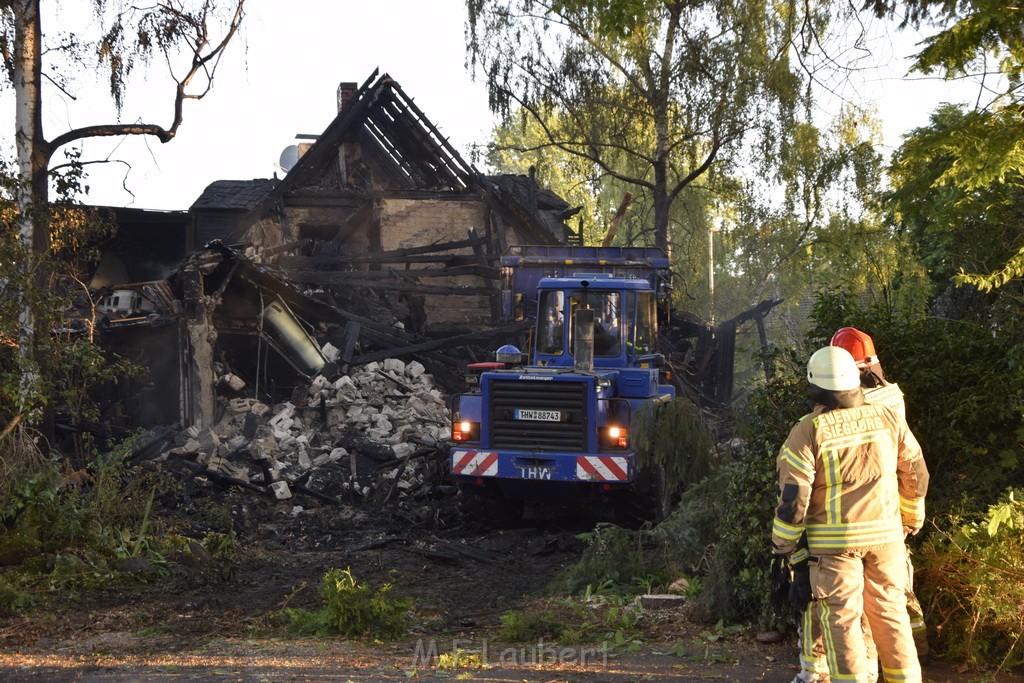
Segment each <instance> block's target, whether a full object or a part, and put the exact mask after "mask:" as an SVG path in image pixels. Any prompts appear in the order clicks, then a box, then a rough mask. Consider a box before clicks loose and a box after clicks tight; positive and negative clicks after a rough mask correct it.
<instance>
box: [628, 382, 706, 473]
mask: <svg viewBox="0 0 1024 683" xmlns="http://www.w3.org/2000/svg"><path fill="white" fill-rule="evenodd" d="M629 433H630V435H631V439H632V442H633V447H634V449H635V451H636V459H637V462H638V463H639V465H640V467H641V468H645V467H653V468H655V469H658V468H663V469H664V472H665V477H666V483H667V484H668V486H669V487H670V489H672V490H684V489H685V488H687V487H689V486H691V485H693V484H695V483H697V482H699V481H700V480H702V479H703V478H704V477H706V476H707V475H708V474H710V473H711V471H712V470H713V469H714V467H715V464H716V453H715V442H714V438H713V436H712V434H711V429H710V428H709V426H708V422H707V417H706V416H705V415H704V413H703V412H701V410H700V408H699V407H698V406H697V405H696V404H695V403H694V402H693V401H691V400H690V399H688V398H685V397H679V398H675V399H673V400H671V401H667V402H662V401H658V402H648V403H645V404H643V405H642V406H640V408H639V409H637V411H636V412H635V413H633V418H632V423H631V424H630V428H629Z"/></svg>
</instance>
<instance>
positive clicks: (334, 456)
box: [328, 448, 348, 462]
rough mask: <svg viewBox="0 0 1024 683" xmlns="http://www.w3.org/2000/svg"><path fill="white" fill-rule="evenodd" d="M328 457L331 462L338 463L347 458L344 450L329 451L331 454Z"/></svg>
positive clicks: (346, 452) (346, 451)
mask: <svg viewBox="0 0 1024 683" xmlns="http://www.w3.org/2000/svg"><path fill="white" fill-rule="evenodd" d="M328 457H329V458H330V460H331V462H338V461H339V460H341V459H342V458H346V457H348V450H346V449H344V448H335V449H334V450H332V451H331V454H330V455H329V456H328Z"/></svg>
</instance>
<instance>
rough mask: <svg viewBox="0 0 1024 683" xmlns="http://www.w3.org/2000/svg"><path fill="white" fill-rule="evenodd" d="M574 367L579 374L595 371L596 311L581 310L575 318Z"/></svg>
mask: <svg viewBox="0 0 1024 683" xmlns="http://www.w3.org/2000/svg"><path fill="white" fill-rule="evenodd" d="M572 346H573V348H572V355H573V357H574V359H575V362H574V367H575V369H576V371H577V372H593V371H594V311H592V310H591V309H589V308H580V309H579V310H577V311H576V314H575V316H574V317H573V345H572Z"/></svg>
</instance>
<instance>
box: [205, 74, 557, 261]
mask: <svg viewBox="0 0 1024 683" xmlns="http://www.w3.org/2000/svg"><path fill="white" fill-rule="evenodd" d="M375 79H376V80H375ZM352 142H358V143H359V144H360V145H361V146H362V147H363V149H364V151H365V152H366V153H368V154H372V155H373V158H374V160H375V161H376V162H378V163H380V164H381V166H383V167H384V168H385V169H387V171H388V173H389V174H390V175H391V176H392V177H393V178H395V179H396V181H397V182H398V183H399V185H400V186H401V187H402V188H403V189H405V190H411V191H417V190H420V191H424V190H425V191H434V192H437V191H441V192H457V193H480V194H485V195H489V196H490V197H492V198H494V199H495V200H497V201H499V202H500V203H501V204H502V205H503V206H504V207H505V208H507V209H510V210H511V212H512V213H513V214H515V215H516V216H517V217H518V218H519V220H520V221H522V222H523V223H524V225H525V226H526V227H528V228H532V229H533V230H534V231H535V232H537V233H539V237H540V238H541V241H542V242H550V241H552V240H553V241H555V242H559V243H564V242H565V240H566V233H567V228H566V226H565V225H563V224H562V223H561V221H562V220H563V213H564V212H565V208H563V207H566V208H567V207H568V204H565V202H562V201H561V200H560V199H559V198H558V197H557V196H556V195H555V194H554V193H552V192H549V191H538V190H536V182H535V181H534V180H533V179H532V178H527V177H525V176H521V177H518V178H519V179H518V180H515V181H511V180H508V179H511V178H517V177H516V176H496V177H495V178H494V179H491V178H486V177H485V176H483V175H482V174H481V173H480V172H479V171H477V170H476V169H475V168H474V167H473V166H472V165H471V164H469V163H468V162H466V161H465V160H464V159H463V158H462V156H461V155H460V154H459V153H458V152H457V151H456V150H455V148H454V147H452V146H451V144H449V142H448V140H447V139H446V138H445V137H443V136H442V135H441V133H440V132H439V131H438V130H437V128H436V127H435V126H434V124H433V123H431V122H430V120H429V119H428V118H427V117H426V115H425V114H424V113H423V112H422V111H420V109H419V107H417V106H416V104H415V103H414V102H413V100H412V98H410V97H409V96H408V95H406V93H405V91H403V90H402V88H401V86H399V84H398V82H397V81H395V80H394V79H393V78H391V76H389V75H388V74H384V75H382V76H380V77H379V78H378V77H377V71H374V73H373V74H372V75H371V76H370V78H369V79H367V80H366V82H365V83H363V85H362V86H361V87H360V88H358V89H357V90H355V91H354V93H353V94H352V95H351V96H350V97H349V98H348V100H347V101H346V102H345V104H344V106H343V107H342V109H341V111H340V112H339V113H338V115H337V117H335V119H334V120H333V121H332V122H331V123H330V125H328V126H327V129H326V130H324V132H323V133H322V134H320V135H319V136H318V137H317V139H316V142H315V143H313V144H312V145H311V146H310V148H309V149H308V150H307V151H306V152H305V154H303V155H302V156H301V157H299V159H298V161H297V162H296V164H295V165H294V166H293V167H292V168H291V170H290V171H289V172H288V174H287V175H286V176H285V177H284V178H283V179H282V180H281V181H280V182H279V183H278V184H277V185H276V186H275V187H273V189H272V190H270V191H269V192H268V193H267V195H266V196H265V197H264V198H263V199H262V201H260V202H259V203H258V205H255V206H253V207H251V208H252V211H251V212H250V214H249V215H248V217H247V218H246V219H245V220H243V221H242V224H241V225H239V226H237V227H236V231H235V233H234V237H235V238H240V237H241V235H242V234H243V233H244V231H245V230H246V229H247V228H248V227H249V226H251V225H253V224H254V223H256V222H257V221H258V220H260V219H261V218H263V217H264V216H266V215H267V214H268V213H269V212H270V211H271V210H272V209H273V207H274V206H275V205H277V204H278V203H279V202H280V201H281V200H282V199H283V198H284V197H285V196H287V195H288V194H289V193H290V192H294V191H295V190H297V189H299V188H307V187H309V186H311V185H314V184H316V183H318V182H319V181H321V180H322V179H324V178H325V177H332V176H336V175H337V169H336V166H337V164H338V152H339V148H340V147H341V146H342V145H343V144H344V143H352ZM227 182H231V181H227ZM268 182H270V181H268ZM526 182H528V183H530V184H533V185H534V194H535V195H536V198H537V199H538V200H539V201H538V203H536V204H533V203H530V202H528V201H527V199H528V198H529V197H530V196H531V195H530V194H529V192H528V191H527V190H526V189H525V186H524V187H520V188H518V189H516V190H515V191H512V189H513V188H512V186H513V185H522V183H526ZM495 183H497V184H495ZM342 184H343V183H342ZM215 185H216V183H215ZM211 187H213V186H211ZM496 190H497V191H496ZM333 191H335V192H340V193H345V192H359V193H360V194H362V192H361V191H358V190H354V189H351V188H344V187H335V188H334V190H333ZM204 194H205V193H204ZM200 201H202V198H200ZM197 204H198V202H197ZM193 208H195V207H193Z"/></svg>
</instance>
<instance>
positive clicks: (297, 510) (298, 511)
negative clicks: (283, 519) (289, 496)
mask: <svg viewBox="0 0 1024 683" xmlns="http://www.w3.org/2000/svg"><path fill="white" fill-rule="evenodd" d="M302 510H303V507H302V506H301V505H293V506H292V512H291V515H292V517H298V516H299V515H301V514H302Z"/></svg>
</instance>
